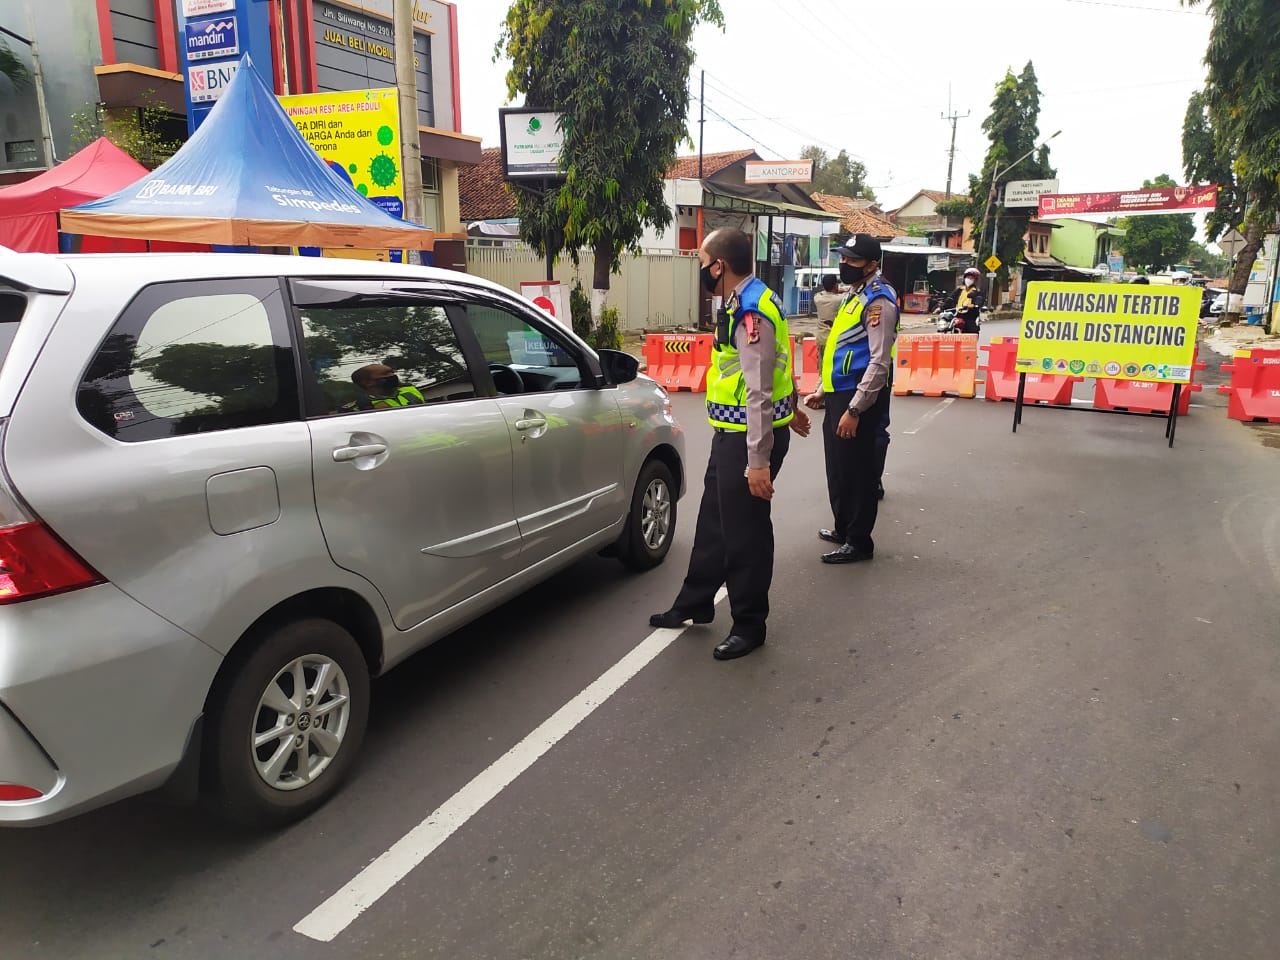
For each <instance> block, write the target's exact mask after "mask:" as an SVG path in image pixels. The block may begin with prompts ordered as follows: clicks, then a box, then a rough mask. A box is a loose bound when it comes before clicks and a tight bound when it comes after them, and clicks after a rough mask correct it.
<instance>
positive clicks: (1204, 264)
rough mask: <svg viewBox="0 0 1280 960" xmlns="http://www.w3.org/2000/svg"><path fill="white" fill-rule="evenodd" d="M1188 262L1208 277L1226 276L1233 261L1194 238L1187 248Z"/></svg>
mask: <svg viewBox="0 0 1280 960" xmlns="http://www.w3.org/2000/svg"><path fill="white" fill-rule="evenodd" d="M1187 263H1189V264H1191V265H1192V266H1193V267H1195V268H1196V269H1197V270H1199V271H1200V272H1201V273H1203V274H1204V275H1205V276H1206V277H1224V276H1226V274H1227V268H1228V267H1230V266H1231V262H1230V261H1229V260H1228V259H1227V258H1226V257H1224V256H1223V255H1222V254H1220V253H1214V252H1213V251H1212V250H1210V249H1209V248H1208V247H1206V246H1205V245H1204V244H1203V243H1199V242H1198V241H1196V240H1192V241H1191V244H1190V246H1189V247H1188V249H1187Z"/></svg>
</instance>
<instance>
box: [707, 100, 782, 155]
mask: <svg viewBox="0 0 1280 960" xmlns="http://www.w3.org/2000/svg"><path fill="white" fill-rule="evenodd" d="M707 113H709V114H711V115H712V116H713V117H717V118H719V119H720V120H721V121H722V122H723V123H727V124H728V125H729V126H731V127H733V129H735V130H737V131H738V132H739V133H740V134H742V135H743V136H744V137H746V138H747V139H748V140H750V141H751V142H752V143H754V144H755V145H756V146H757V147H759V148H760V149H761V150H768V151H769V152H770V153H773V154H777V155H778V156H779V157H784V156H786V154H784V153H783V152H782V151H781V150H775V149H773V147H770V146H768V145H766V144H764V143H761V142H760V141H759V140H757V139H756V138H755V137H753V136H752V135H751V134H749V133H747V131H745V130H743V129H742V128H741V127H740V126H738V125H737V124H736V123H734V122H733V121H732V120H729V119H727V118H726V117H723V116H721V115H720V114H719V113H718V112H716V110H715V108H713V107H707Z"/></svg>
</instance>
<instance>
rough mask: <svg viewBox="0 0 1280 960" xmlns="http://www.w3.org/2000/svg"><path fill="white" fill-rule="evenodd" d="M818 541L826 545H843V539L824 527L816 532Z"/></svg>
mask: <svg viewBox="0 0 1280 960" xmlns="http://www.w3.org/2000/svg"><path fill="white" fill-rule="evenodd" d="M818 539H819V540H825V541H827V543H844V537H842V536H840V534H838V533H836V532H835V531H834V530H828V529H827V528H826V527H823V528H822V529H821V530H819V531H818Z"/></svg>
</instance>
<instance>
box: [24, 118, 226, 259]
mask: <svg viewBox="0 0 1280 960" xmlns="http://www.w3.org/2000/svg"><path fill="white" fill-rule="evenodd" d="M147 172H148V171H147V168H146V167H144V166H143V165H142V164H140V163H138V161H136V160H134V159H133V157H131V156H129V155H128V154H127V153H125V152H124V151H123V150H121V149H120V148H119V147H117V146H116V145H115V144H114V143H112V142H111V141H110V140H108V139H107V138H106V137H100V138H99V139H97V140H95V141H94V142H93V143H91V144H89V146H87V147H85V148H84V149H83V150H81V151H80V152H79V153H77V154H75V155H74V156H72V157H68V158H67V159H66V160H64V161H63V162H62V163H60V164H58V165H57V166H56V167H54V168H53V169H52V170H46V171H45V172H44V173H42V174H40V176H38V177H33V178H32V179H30V180H26V181H24V182H22V183H18V184H14V185H13V186H11V187H4V188H0V245H2V246H6V247H11V248H13V249H14V250H18V251H20V252H24V253H57V252H58V211H59V210H62V209H64V208H66V207H73V206H75V205H76V204H79V203H85V202H87V201H89V200H99V199H101V198H102V197H107V196H110V195H111V194H113V193H115V192H116V191H117V190H122V189H124V188H125V187H127V186H128V185H129V184H131V183H135V182H137V181H138V180H140V179H142V178H143V177H145V176H146V175H147ZM95 239H96V238H91V237H86V238H84V241H85V242H84V246H83V247H82V249H84V250H86V251H87V250H88V249H90V248H91V247H93V248H95V249H102V248H103V245H102V243H101V242H99V243H98V244H94V242H93V241H94V240H95ZM120 245H121V244H120V242H119V241H112V242H111V243H110V246H112V247H113V248H115V247H119V246H120ZM125 245H126V246H128V247H129V248H130V249H134V250H142V249H145V246H146V245H145V244H144V243H143V242H142V241H132V242H129V243H127V244H125ZM199 249H208V247H207V246H204V247H200V248H199Z"/></svg>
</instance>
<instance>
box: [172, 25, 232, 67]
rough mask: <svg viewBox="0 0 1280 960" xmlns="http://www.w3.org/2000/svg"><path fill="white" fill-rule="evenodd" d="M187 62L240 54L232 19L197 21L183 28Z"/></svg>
mask: <svg viewBox="0 0 1280 960" xmlns="http://www.w3.org/2000/svg"><path fill="white" fill-rule="evenodd" d="M185 32H186V44H187V59H188V60H217V59H218V58H219V57H234V56H236V55H237V54H239V53H240V37H239V34H238V33H237V31H236V21H235V18H234V17H225V18H222V19H219V20H197V21H195V22H194V23H188V24H187V25H186V28H185Z"/></svg>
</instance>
